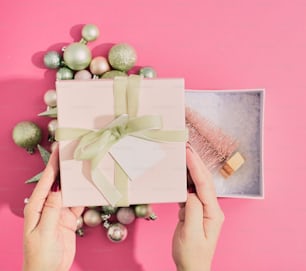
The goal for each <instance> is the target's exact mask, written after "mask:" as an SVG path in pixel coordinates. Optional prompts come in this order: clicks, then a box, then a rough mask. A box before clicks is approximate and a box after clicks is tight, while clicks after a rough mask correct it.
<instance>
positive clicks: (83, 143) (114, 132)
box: [56, 76, 187, 206]
mask: <svg viewBox="0 0 306 271" xmlns="http://www.w3.org/2000/svg"><path fill="white" fill-rule="evenodd" d="M140 79H141V77H139V76H130V77H129V78H128V79H127V78H115V80H114V87H113V88H114V98H115V115H117V117H116V118H115V119H114V120H113V121H112V122H111V123H110V124H108V125H107V126H106V127H103V128H101V129H99V130H89V129H78V128H58V129H57V131H56V139H57V140H74V139H77V140H79V143H78V145H77V147H76V149H75V151H74V159H76V160H90V161H91V178H92V181H93V183H94V184H95V186H96V187H97V189H98V190H99V191H100V192H101V194H102V195H103V196H104V197H105V199H106V200H107V201H108V202H109V204H110V205H120V206H124V205H128V195H127V193H128V191H127V185H128V176H127V174H126V173H125V171H124V170H123V169H122V168H121V167H120V165H119V164H118V162H117V161H116V160H115V159H114V162H115V184H114V185H112V184H111V183H110V182H109V181H108V180H107V179H106V177H105V176H104V175H103V174H102V173H101V172H100V170H98V168H97V167H98V165H99V163H100V162H101V160H102V159H103V157H104V156H105V155H106V154H107V153H108V151H109V149H110V148H111V147H112V146H113V145H114V144H116V143H117V142H118V141H119V140H121V139H122V138H124V137H125V136H135V137H138V138H141V139H144V140H151V141H157V142H184V141H186V139H187V132H186V130H179V131H165V130H161V129H162V118H161V116H140V117H136V115H137V111H138V110H137V109H138V92H139V85H140ZM126 99H128V100H127V101H126ZM127 112H128V113H130V114H132V116H131V115H129V114H126V113H127Z"/></svg>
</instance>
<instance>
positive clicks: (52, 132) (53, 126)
mask: <svg viewBox="0 0 306 271" xmlns="http://www.w3.org/2000/svg"><path fill="white" fill-rule="evenodd" d="M56 129H57V119H53V120H51V121H50V122H49V123H48V131H49V135H50V136H51V137H52V138H53V137H54V136H55V131H56Z"/></svg>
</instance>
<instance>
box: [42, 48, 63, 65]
mask: <svg viewBox="0 0 306 271" xmlns="http://www.w3.org/2000/svg"><path fill="white" fill-rule="evenodd" d="M44 64H45V66H46V67H47V68H49V69H57V68H59V66H60V65H61V56H60V54H59V53H58V52H56V51H49V52H47V53H46V54H45V55H44Z"/></svg>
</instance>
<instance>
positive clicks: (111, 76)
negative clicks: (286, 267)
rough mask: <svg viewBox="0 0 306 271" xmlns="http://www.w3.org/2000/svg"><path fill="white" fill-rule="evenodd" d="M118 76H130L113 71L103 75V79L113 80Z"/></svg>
mask: <svg viewBox="0 0 306 271" xmlns="http://www.w3.org/2000/svg"><path fill="white" fill-rule="evenodd" d="M116 76H128V75H127V74H126V73H125V72H122V71H117V70H112V71H109V72H106V73H103V74H102V76H101V78H103V79H113V78H115V77H116Z"/></svg>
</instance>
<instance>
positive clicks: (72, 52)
mask: <svg viewBox="0 0 306 271" xmlns="http://www.w3.org/2000/svg"><path fill="white" fill-rule="evenodd" d="M63 58H64V62H65V64H66V65H67V66H68V67H69V68H70V69H72V70H74V71H80V70H84V69H85V68H87V67H88V65H89V63H90V61H91V51H90V50H89V48H88V47H87V45H85V44H83V43H80V42H75V43H72V44H70V45H69V46H67V47H66V48H65V49H64V55H63Z"/></svg>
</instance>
